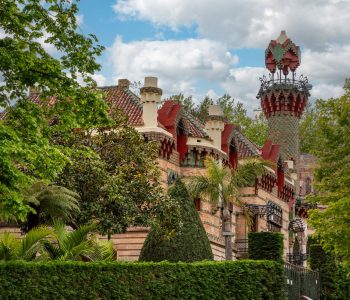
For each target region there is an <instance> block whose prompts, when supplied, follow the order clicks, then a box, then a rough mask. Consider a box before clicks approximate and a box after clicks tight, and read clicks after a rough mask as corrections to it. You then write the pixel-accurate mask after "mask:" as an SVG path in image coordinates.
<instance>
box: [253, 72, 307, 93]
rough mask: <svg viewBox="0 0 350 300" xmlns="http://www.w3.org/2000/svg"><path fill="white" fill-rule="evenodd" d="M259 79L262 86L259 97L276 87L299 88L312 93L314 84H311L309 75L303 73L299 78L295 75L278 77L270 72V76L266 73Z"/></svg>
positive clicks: (298, 89) (285, 88) (284, 88)
mask: <svg viewBox="0 0 350 300" xmlns="http://www.w3.org/2000/svg"><path fill="white" fill-rule="evenodd" d="M259 79H260V82H261V86H260V90H259V93H258V95H257V98H260V97H261V95H262V94H263V93H264V92H266V91H270V90H274V89H279V90H281V89H283V90H297V91H300V92H303V93H305V94H307V95H310V90H311V89H312V85H311V84H309V81H308V79H307V77H306V76H303V75H300V76H299V78H298V79H296V78H295V76H294V75H293V78H287V77H281V76H277V78H276V77H274V76H273V75H272V74H269V78H267V77H266V76H265V75H264V76H263V77H261V78H259Z"/></svg>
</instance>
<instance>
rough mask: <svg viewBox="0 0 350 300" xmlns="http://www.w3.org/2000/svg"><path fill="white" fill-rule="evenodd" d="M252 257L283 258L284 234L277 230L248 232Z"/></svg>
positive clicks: (250, 255) (249, 249)
mask: <svg viewBox="0 0 350 300" xmlns="http://www.w3.org/2000/svg"><path fill="white" fill-rule="evenodd" d="M248 254H249V258H250V259H268V260H280V261H281V260H282V256H283V235H282V234H281V233H277V232H250V233H249V234H248Z"/></svg>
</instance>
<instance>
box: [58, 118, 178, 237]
mask: <svg viewBox="0 0 350 300" xmlns="http://www.w3.org/2000/svg"><path fill="white" fill-rule="evenodd" d="M74 138H75V141H73V142H72V145H71V147H72V149H73V156H72V163H70V164H68V165H67V166H66V168H65V169H64V171H63V173H62V174H61V176H60V177H59V179H58V180H57V183H58V184H60V185H63V186H65V187H67V188H69V189H72V190H75V191H76V192H77V193H78V194H79V195H80V209H81V212H80V214H79V215H78V217H77V219H76V223H77V224H86V223H89V222H91V220H95V221H97V222H98V230H99V232H100V233H101V234H106V235H108V236H109V237H110V236H111V234H113V233H121V232H124V231H125V230H126V229H127V228H128V227H129V226H141V225H142V226H149V225H152V224H153V223H157V224H158V225H159V226H162V227H166V228H168V229H169V230H170V231H171V230H172V229H174V228H176V225H177V224H176V219H177V212H178V206H177V204H176V203H175V202H173V201H171V199H168V198H167V197H166V196H165V195H164V193H163V189H162V187H161V185H160V181H159V175H160V173H159V169H158V166H157V164H155V161H156V159H157V157H158V143H157V142H146V141H145V140H144V139H143V137H142V136H141V135H140V134H139V133H138V132H137V131H136V130H135V129H134V128H132V127H130V126H128V125H126V124H125V123H122V124H120V126H119V127H118V129H117V130H110V129H103V128H101V129H99V130H97V132H95V134H93V135H88V134H86V133H85V132H84V133H81V134H80V135H78V134H77V135H75V137H74ZM81 149H84V151H83V152H82V151H81ZM153 225H155V224H153Z"/></svg>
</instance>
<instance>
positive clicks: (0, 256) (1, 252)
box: [0, 232, 19, 260]
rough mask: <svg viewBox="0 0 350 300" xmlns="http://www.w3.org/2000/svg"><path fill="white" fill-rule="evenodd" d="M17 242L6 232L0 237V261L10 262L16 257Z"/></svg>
mask: <svg viewBox="0 0 350 300" xmlns="http://www.w3.org/2000/svg"><path fill="white" fill-rule="evenodd" d="M18 245H19V241H18V240H17V239H16V238H15V237H14V236H13V235H11V234H9V233H8V232H4V233H3V234H1V236H0V260H12V259H14V258H15V256H16V249H17V248H18Z"/></svg>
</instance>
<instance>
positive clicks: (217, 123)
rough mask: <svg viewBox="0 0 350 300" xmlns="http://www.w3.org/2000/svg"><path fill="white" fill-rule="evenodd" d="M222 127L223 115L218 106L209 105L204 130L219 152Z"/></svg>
mask: <svg viewBox="0 0 350 300" xmlns="http://www.w3.org/2000/svg"><path fill="white" fill-rule="evenodd" d="M224 126H225V124H224V113H223V111H222V109H221V107H220V105H210V106H209V116H208V118H207V122H206V123H205V129H206V131H207V133H208V135H209V136H210V137H211V139H212V140H213V144H214V146H215V147H216V148H218V149H219V150H221V133H222V131H223V130H224Z"/></svg>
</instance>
